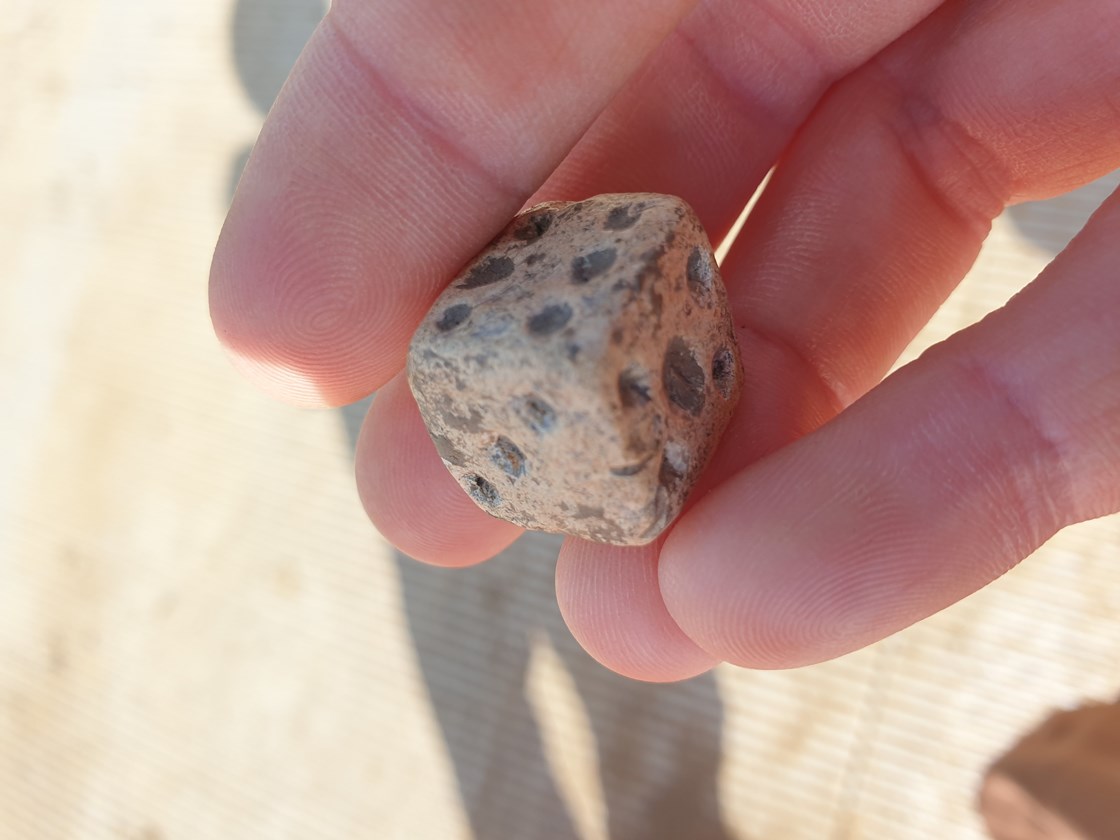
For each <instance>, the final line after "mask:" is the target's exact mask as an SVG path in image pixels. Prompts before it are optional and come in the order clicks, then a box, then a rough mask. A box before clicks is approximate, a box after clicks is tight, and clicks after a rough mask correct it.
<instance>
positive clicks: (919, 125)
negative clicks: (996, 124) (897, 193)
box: [869, 59, 1012, 239]
mask: <svg viewBox="0 0 1120 840" xmlns="http://www.w3.org/2000/svg"><path fill="white" fill-rule="evenodd" d="M869 66H870V67H871V68H873V69H877V70H878V78H879V80H880V81H881V82H882V83H883V84H884V85H885V86H886V87H888V88H889V89H891V90H893V92H894V94H895V100H896V102H897V107H895V108H891V109H888V110H887V111H886V116H885V117H884V119H883V125H884V127H885V128H886V129H887V132H888V134H889V137H890V139H891V140H892V141H893V142H894V143H895V145H896V147H897V149H898V152H899V157H900V158H901V160H902V162H903V163H904V164H905V165H906V166H907V168H909V169H910V171H911V173H912V174H913V176H914V178H915V180H917V181H918V183H919V184H920V185H921V186H922V188H923V189H924V190H925V191H926V193H927V194H928V195H929V196H930V198H932V199H933V200H934V202H936V203H937V205H938V206H939V207H941V209H942V210H943V211H944V212H945V213H946V215H947V216H948V217H949V218H951V219H955V220H956V221H957V222H959V223H960V224H961V225H962V226H963V227H964V228H966V229H967V230H969V231H970V232H972V233H973V234H974V235H975V236H977V237H979V238H980V239H983V238H984V237H986V236H987V234H988V231H989V229H990V228H991V222H992V219H994V218H995V217H996V216H998V215H999V214H1000V213H1001V212H1002V211H1003V208H1004V207H1006V206H1007V203H1008V202H1009V201H1010V198H1011V195H1012V177H1011V175H1010V173H1009V171H1008V169H1007V167H1006V166H1005V165H1004V164H1003V163H1002V162H1001V160H1000V159H999V157H998V156H997V155H996V154H995V153H994V152H993V151H992V150H991V149H989V148H988V147H987V146H986V145H985V144H984V143H983V142H982V141H981V140H980V139H979V138H977V137H976V136H975V135H974V134H972V133H970V132H969V131H968V129H967V128H965V127H964V126H963V125H962V124H961V123H960V122H958V121H955V120H953V119H950V118H949V117H948V116H947V115H946V114H945V113H944V112H943V111H942V110H941V109H940V108H939V107H938V106H937V105H936V103H934V102H933V101H931V100H930V99H928V98H925V97H922V96H920V95H916V94H915V92H914V91H912V90H909V89H907V88H906V86H905V85H904V84H903V83H902V82H900V81H899V80H898V79H896V78H895V76H894V75H893V74H892V73H891V72H890V71H889V70H887V69H886V68H885V67H884V65H883V63H882V61H880V60H878V59H876V60H874V61H872V62H871V64H870V65H869Z"/></svg>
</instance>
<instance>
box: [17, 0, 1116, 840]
mask: <svg viewBox="0 0 1120 840" xmlns="http://www.w3.org/2000/svg"><path fill="white" fill-rule="evenodd" d="M0 7H2V10H3V14H2V15H0V72H2V78H4V79H5V80H6V81H5V84H3V85H2V86H0V109H2V111H3V114H4V120H3V124H2V125H0V395H2V398H3V408H2V409H0V838H3V840H9V838H13V839H14V838H83V840H84V838H125V840H177V839H178V838H192V840H194V838H242V837H245V838H316V837H323V838H367V837H368V838H479V840H490V838H528V839H529V840H534V839H535V838H542V840H543V838H548V840H553V838H560V839H561V840H564V838H581V840H605V838H612V839H614V840H617V839H618V838H653V840H660V838H689V840H691V838H698V839H699V840H706V839H707V838H740V839H741V840H771V839H772V838H783V839H785V838H792V839H793V840H798V839H799V838H807V839H810V838H811V839H812V840H819V838H852V839H853V840H855V839H856V838H910V837H915V838H925V837H937V838H944V837H953V838H965V839H966V840H968V838H975V839H976V840H979V838H982V837H984V836H985V833H984V830H983V823H982V820H981V819H980V817H979V816H978V815H977V810H976V804H975V802H976V795H977V790H978V786H979V784H980V781H981V779H982V777H983V775H984V773H985V771H986V769H987V767H988V766H989V765H990V764H991V763H992V762H993V761H994V760H995V759H996V758H997V757H998V756H999V755H1000V754H1002V753H1003V752H1004V751H1005V750H1006V749H1007V748H1008V747H1010V746H1011V745H1012V744H1013V743H1014V742H1015V741H1016V740H1017V739H1018V738H1019V737H1020V736H1021V735H1022V734H1023V733H1025V732H1026V731H1028V730H1030V729H1031V728H1032V727H1034V726H1035V725H1037V724H1038V723H1039V722H1040V721H1042V720H1043V719H1044V718H1046V717H1047V716H1048V715H1049V714H1050V713H1051V712H1052V711H1053V710H1055V709H1061V708H1068V707H1072V706H1074V705H1076V704H1078V703H1080V702H1082V701H1084V700H1087V699H1097V700H1112V699H1114V698H1115V696H1116V695H1117V693H1118V692H1120V656H1118V655H1120V564H1118V563H1117V560H1118V558H1120V519H1118V518H1117V517H1111V518H1108V519H1104V520H1098V521H1096V522H1092V523H1088V524H1085V525H1082V526H1079V527H1077V528H1073V529H1070V530H1068V531H1066V532H1064V533H1062V534H1060V535H1059V536H1058V537H1056V538H1055V539H1053V540H1052V541H1051V542H1050V543H1049V544H1048V545H1046V546H1045V547H1044V548H1043V549H1042V550H1040V551H1039V552H1038V553H1037V554H1036V555H1035V556H1034V557H1033V558H1031V559H1030V560H1029V561H1028V562H1027V563H1025V564H1023V565H1022V566H1021V567H1020V568H1018V569H1016V570H1015V571H1014V572H1012V573H1011V574H1009V575H1007V576H1006V577H1005V578H1003V579H1002V580H1000V581H999V582H998V583H996V584H995V585H994V586H992V587H990V588H989V589H987V590H986V591H984V592H983V593H981V594H979V595H977V596H975V597H973V598H970V599H968V600H967V601H965V602H964V603H961V604H959V605H957V606H955V607H953V608H951V609H949V610H946V611H945V612H943V613H941V614H940V615H938V616H936V617H934V618H933V619H931V620H929V621H927V622H925V623H923V624H921V625H920V626H917V627H914V628H912V629H910V630H907V631H905V632H903V633H901V634H899V635H897V636H895V637H893V638H891V639H888V640H886V641H884V642H882V643H880V644H878V645H875V646H873V647H871V648H869V649H867V650H864V651H861V652H859V653H857V654H854V655H851V656H848V657H845V658H843V659H841V660H839V661H836V662H832V663H828V664H825V665H819V666H815V667H811V668H806V669H802V670H798V671H791V672H775V673H757V672H750V671H743V670H737V669H734V668H721V669H718V670H717V671H715V672H714V673H711V674H708V675H705V676H703V677H700V678H697V679H695V680H691V681H689V682H686V683H683V684H679V685H671V686H653V685H644V684H639V683H635V682H631V681H628V680H625V679H623V678H621V677H617V676H615V675H613V674H611V673H608V672H607V671H605V670H604V669H603V668H601V667H600V666H598V665H597V664H596V663H594V662H593V661H591V660H590V659H589V658H588V657H587V656H586V655H585V654H583V653H582V652H581V651H580V650H579V649H578V647H577V646H576V644H575V643H574V642H573V641H572V639H571V638H570V637H569V635H568V633H567V631H566V629H565V627H564V625H563V622H562V621H561V619H560V616H559V614H558V612H557V610H556V607H555V604H554V598H553V592H552V573H553V564H552V561H553V558H554V556H555V551H556V548H557V545H558V543H557V541H556V540H555V539H553V538H539V537H530V538H526V539H524V540H523V541H521V542H519V543H518V544H516V545H515V546H514V547H513V548H512V549H510V550H509V551H507V552H506V554H505V555H503V556H502V557H501V558H499V559H498V560H496V561H495V562H493V563H490V564H487V565H485V566H484V567H482V568H478V569H471V570H461V571H442V570H435V569H431V568H427V567H424V566H421V565H419V564H416V563H414V562H412V561H410V560H408V558H405V557H402V556H400V555H398V554H397V553H396V552H395V551H394V550H393V549H392V548H391V547H390V546H388V545H387V544H386V543H385V542H384V541H383V540H382V539H381V538H380V537H379V536H378V535H377V533H376V532H375V531H374V530H373V529H372V527H371V526H370V525H369V523H368V521H367V520H366V518H365V516H364V514H363V513H362V511H361V508H360V506H359V504H358V502H357V498H356V494H355V490H354V485H353V477H352V464H351V461H352V450H353V446H354V441H355V437H356V434H357V429H358V427H359V425H360V422H361V418H362V415H363V412H364V408H365V407H364V406H363V405H357V406H350V407H347V408H344V409H341V410H339V411H334V412H330V411H324V412H309V411H299V410H296V409H291V408H287V407H285V406H283V405H279V404H276V403H273V402H271V401H269V400H268V399H266V398H265V397H263V396H260V395H258V394H257V393H256V392H255V391H253V390H252V389H251V388H250V387H248V386H247V385H246V384H245V383H244V382H242V381H241V380H240V379H239V378H238V377H237V376H236V375H235V374H234V372H233V371H232V369H231V368H230V367H229V366H228V365H227V363H226V361H225V360H224V358H223V357H222V355H221V352H220V350H219V348H218V346H217V343H216V341H215V339H214V337H213V335H212V333H211V330H210V324H209V318H208V315H207V302H206V281H207V272H208V267H209V260H210V255H211V250H212V247H213V244H214V241H215V239H216V237H217V233H218V230H219V227H220V225H221V223H222V220H223V216H224V214H225V211H226V208H227V206H228V202H229V199H230V196H231V194H232V190H233V188H234V185H235V184H236V181H237V178H238V175H239V173H240V171H241V168H242V166H243V165H244V162H245V160H246V157H247V155H248V151H249V149H250V148H251V145H252V143H253V140H254V138H255V136H256V134H257V131H258V129H259V127H260V124H261V121H262V119H263V117H264V114H265V113H266V111H267V109H268V107H269V104H270V103H271V101H272V99H273V97H274V96H275V95H276V93H277V92H278V90H279V88H280V86H281V84H282V82H283V79H284V77H285V75H286V73H287V71H288V68H289V67H290V65H291V63H292V62H293V61H294V60H295V57H296V56H297V54H298V52H299V50H300V47H301V46H302V44H303V42H304V41H305V39H306V38H307V37H308V36H309V34H310V33H311V31H312V29H313V28H314V26H315V25H316V22H317V21H318V20H319V18H320V17H321V16H322V14H323V13H324V11H325V3H324V2H321V0H204V1H203V0H199V2H191V3H183V2H171V0H149V2H146V3H136V2H132V0H98V2H88V1H87V0H61V2H56V3H37V2H32V0H4V2H2V3H0ZM17 80H18V81H17ZM1118 181H1120V179H1118V178H1117V177H1115V176H1114V177H1112V178H1109V179H1105V180H1104V181H1102V182H1099V183H1097V184H1093V185H1091V186H1089V187H1087V188H1085V189H1083V190H1081V191H1078V192H1077V193H1074V194H1072V195H1069V196H1066V197H1063V198H1061V199H1057V200H1054V201H1050V202H1045V203H1039V204H1030V205H1024V206H1021V207H1018V208H1015V209H1013V210H1011V211H1010V212H1009V213H1008V214H1006V215H1005V216H1004V217H1002V218H1001V219H999V220H998V221H997V223H996V226H995V229H994V231H993V233H992V235H991V237H990V240H989V242H988V243H987V246H986V247H985V250H984V252H983V254H982V256H981V258H980V260H979V262H978V264H977V266H976V268H975V269H974V271H973V272H972V273H971V275H970V276H969V277H968V279H967V281H966V282H965V283H964V285H963V286H962V288H961V289H960V290H959V292H958V293H957V294H956V295H955V296H954V297H953V298H952V299H951V300H950V301H949V302H948V303H947V304H946V306H945V307H944V308H943V309H942V311H941V312H940V313H939V314H938V315H937V317H936V318H935V319H934V321H933V322H932V323H931V324H930V325H929V327H928V328H927V329H926V330H925V332H924V333H923V334H922V335H921V336H920V337H919V339H918V340H917V341H916V342H915V345H914V347H913V348H912V350H911V351H910V352H909V353H908V355H907V357H906V358H907V359H909V358H912V357H913V355H915V354H916V353H917V352H918V351H919V350H920V349H921V348H922V347H924V346H927V345H928V344H929V343H931V342H933V341H936V340H939V339H940V338H943V337H944V336H946V335H948V334H949V333H951V332H953V331H955V330H956V329H959V328H960V327H962V326H964V325H966V324H969V323H971V322H973V321H975V320H977V319H978V318H979V317H981V316H982V315H983V314H984V313H986V312H988V311H989V310H991V309H992V308H994V307H997V306H999V305H1000V304H1001V303H1003V302H1004V301H1005V300H1006V299H1007V298H1008V297H1009V296H1010V295H1011V294H1013V293H1014V291H1016V290H1017V289H1018V288H1019V287H1020V286H1021V285H1022V284H1023V283H1024V282H1026V281H1027V280H1029V279H1031V278H1032V277H1033V276H1034V275H1035V274H1036V273H1037V272H1038V271H1039V270H1040V269H1041V268H1042V267H1043V266H1044V265H1045V264H1046V262H1047V261H1048V260H1049V259H1050V258H1051V257H1052V256H1053V254H1055V253H1056V252H1057V251H1058V250H1060V249H1061V248H1062V247H1063V246H1064V244H1065V243H1066V242H1067V241H1068V239H1069V238H1070V237H1071V236H1072V235H1073V234H1074V232H1075V231H1076V230H1077V229H1078V227H1079V226H1080V225H1081V223H1082V222H1083V221H1084V219H1085V218H1086V217H1087V216H1088V214H1089V213H1090V212H1091V211H1092V210H1093V209H1094V208H1095V207H1096V206H1097V204H1099V202H1100V201H1101V200H1102V199H1103V198H1104V196H1105V195H1106V194H1107V192H1108V191H1109V190H1110V189H1111V188H1112V187H1113V186H1115V185H1116V184H1117V183H1118Z"/></svg>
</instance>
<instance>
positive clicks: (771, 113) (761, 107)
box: [673, 29, 791, 133]
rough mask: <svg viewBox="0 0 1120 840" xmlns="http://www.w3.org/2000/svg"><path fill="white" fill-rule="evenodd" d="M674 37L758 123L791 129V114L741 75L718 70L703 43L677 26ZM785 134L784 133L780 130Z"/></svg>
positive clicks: (719, 87) (697, 63) (740, 110)
mask: <svg viewBox="0 0 1120 840" xmlns="http://www.w3.org/2000/svg"><path fill="white" fill-rule="evenodd" d="M673 36H674V37H675V38H676V40H677V41H678V42H680V43H681V44H682V45H683V46H684V48H685V50H686V51H687V52H688V54H689V56H690V57H691V59H692V63H693V65H694V66H695V67H696V68H698V69H699V70H700V71H701V72H702V73H703V74H704V75H705V76H707V77H708V79H709V80H710V81H711V82H712V84H713V85H714V86H715V87H716V88H717V89H718V90H719V91H720V92H721V93H722V94H724V97H725V98H726V99H728V100H730V101H731V102H734V103H735V106H736V109H737V110H738V111H739V112H740V113H741V114H743V115H745V116H747V117H749V118H750V120H751V121H752V122H754V123H759V122H761V123H764V124H766V125H769V126H774V127H777V128H786V129H788V128H790V127H791V126H790V119H789V116H788V115H786V114H785V113H783V111H782V110H781V109H780V108H777V107H775V105H774V104H773V103H770V102H768V101H765V100H764V99H763V97H761V96H760V95H759V94H758V92H757V91H755V90H754V89H753V88H751V87H750V86H749V85H746V84H742V83H740V81H739V80H738V79H737V78H732V77H731V76H729V75H728V74H727V73H724V72H722V71H720V70H719V69H718V64H717V63H716V62H714V61H712V57H711V54H710V53H709V52H708V51H707V50H706V49H704V47H703V46H702V45H701V43H699V42H697V41H695V40H693V39H692V38H691V37H689V36H688V35H686V34H685V33H684V31H683V30H681V29H677V30H675V31H674V32H673ZM780 133H784V132H780Z"/></svg>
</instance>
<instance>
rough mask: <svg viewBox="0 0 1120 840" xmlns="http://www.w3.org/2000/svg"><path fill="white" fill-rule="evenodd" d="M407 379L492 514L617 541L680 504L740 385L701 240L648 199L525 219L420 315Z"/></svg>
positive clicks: (640, 534) (662, 202)
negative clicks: (422, 318) (426, 313)
mask: <svg viewBox="0 0 1120 840" xmlns="http://www.w3.org/2000/svg"><path fill="white" fill-rule="evenodd" d="M408 378H409V384H410V386H411V388H412V392H413V394H414V395H415V397H416V402H417V404H418V405H419V407H420V413H421V415H422V416H423V418H424V422H425V424H426V425H427V428H428V432H429V434H430V435H431V437H432V440H433V441H435V444H436V448H437V450H438V451H439V454H440V457H442V458H443V462H444V464H445V465H446V466H447V468H448V469H449V470H450V471H451V473H452V474H453V475H454V476H455V478H456V479H457V480H458V481H459V483H460V484H461V485H462V486H463V488H464V489H465V490H466V492H467V493H468V494H469V495H470V496H471V498H473V499H474V500H475V502H476V503H477V504H478V505H479V506H480V507H482V508H483V510H486V511H487V512H489V513H491V514H493V515H494V516H498V517H501V518H502V519H507V520H509V521H511V522H515V523H517V524H518V525H522V526H524V527H526V528H532V529H536V530H541V531H553V532H561V533H567V534H573V535H576V536H580V537H584V538H587V539H591V540H597V541H600V542H607V543H613V544H616V545H640V544H643V543H647V542H650V541H651V540H653V539H655V538H656V537H657V536H658V535H659V534H660V533H661V532H662V531H663V530H664V529H665V528H666V526H668V524H669V523H670V522H671V521H672V520H673V519H674V518H675V517H676V516H677V514H678V513H679V512H680V510H681V508H682V506H683V505H684V501H685V498H686V497H687V495H688V493H689V491H690V490H691V489H692V487H693V485H694V484H695V482H696V479H697V477H698V476H699V475H700V473H701V471H702V470H703V468H704V466H705V465H706V463H707V461H708V459H709V457H710V456H711V454H712V451H713V450H714V448H715V445H716V443H717V441H718V440H719V437H720V435H721V434H722V433H723V431H724V429H725V428H726V427H727V423H728V421H729V420H730V417H731V412H732V410H733V409H734V407H735V403H736V401H737V400H738V398H739V393H740V390H741V388H742V380H743V376H742V365H741V362H740V359H739V350H738V344H737V342H736V340H735V332H734V328H733V326H732V323H731V317H730V314H729V311H728V307H727V294H726V292H725V290H724V288H723V282H722V280H721V279H720V276H719V269H718V268H717V266H716V263H715V258H714V257H713V255H712V249H711V245H710V243H709V242H708V238H707V235H706V234H705V233H704V230H703V228H702V227H701V225H700V222H699V220H698V219H697V218H696V216H695V214H694V213H693V212H692V210H691V208H690V207H689V206H688V205H687V204H685V203H684V202H683V201H681V200H680V199H679V198H675V197H673V196H665V195H655V194H651V193H633V194H617V195H602V196H597V197H595V198H591V199H588V200H586V201H580V202H574V203H549V204H542V205H539V206H537V207H534V208H532V209H530V210H528V211H526V212H524V213H522V214H521V215H519V216H518V217H517V218H516V219H514V221H513V222H512V223H511V224H510V225H509V226H508V227H507V228H506V229H505V230H504V231H503V232H502V233H501V234H500V235H499V236H498V237H497V239H495V240H494V241H493V242H492V243H491V244H490V246H489V247H488V248H487V249H486V250H485V251H483V252H482V253H481V254H480V255H479V256H478V257H477V258H476V259H475V260H474V261H472V262H471V263H470V264H469V265H467V266H466V268H465V269H464V270H463V272H462V273H461V274H460V275H459V276H458V277H456V278H455V280H454V281H453V282H452V283H451V285H450V286H449V287H448V288H447V290H446V291H445V292H444V293H443V294H442V295H441V296H440V297H439V299H438V300H437V301H436V302H435V305H434V306H433V307H432V310H431V311H430V312H429V313H428V316H427V317H426V318H425V319H424V321H423V322H422V323H421V324H420V326H419V328H418V329H417V331H416V334H415V336H414V337H413V340H412V344H411V346H410V348H409V356H408Z"/></svg>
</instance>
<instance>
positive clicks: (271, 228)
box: [209, 160, 412, 408]
mask: <svg viewBox="0 0 1120 840" xmlns="http://www.w3.org/2000/svg"><path fill="white" fill-rule="evenodd" d="M254 169H255V167H254V166H253V161H252V160H250V163H249V165H248V166H247V168H246V175H245V178H244V179H243V181H242V184H241V186H239V188H238V193H237V196H236V197H235V200H234V203H233V206H232V207H231V208H230V211H229V216H228V218H227V219H226V223H225V225H224V227H223V229H222V233H221V235H220V236H219V238H218V242H217V244H216V245H215V248H214V257H213V261H212V262H211V266H210V278H209V311H210V320H211V323H212V325H213V328H214V332H215V334H216V336H217V338H218V341H219V343H220V344H221V346H222V348H223V350H224V351H225V353H226V355H227V357H228V358H229V359H230V361H231V363H232V364H233V366H234V368H235V369H236V370H237V371H238V372H239V373H241V374H242V375H243V376H245V378H246V379H248V380H249V381H250V382H251V383H253V384H254V385H255V386H256V387H257V388H259V389H260V390H262V391H263V392H265V393H266V394H268V395H269V396H271V397H274V398H275V399H278V400H280V401H282V402H286V403H289V404H291V405H295V406H298V407H301V408H337V407H339V406H342V405H347V404H349V403H352V402H355V401H357V400H360V399H362V398H363V397H365V396H367V395H368V394H369V393H370V392H371V391H373V390H375V389H376V388H377V387H378V386H380V385H381V384H383V383H384V382H385V381H386V380H387V379H389V378H390V377H391V376H392V375H393V373H394V372H395V371H397V370H399V369H400V368H401V367H402V366H403V364H404V358H403V354H402V351H401V350H400V346H401V344H402V342H401V337H402V336H403V335H404V333H405V331H406V330H407V328H408V327H407V324H408V318H409V317H411V315H412V313H409V312H401V313H400V317H399V319H397V320H396V321H394V320H393V317H391V316H393V313H392V312H391V311H389V312H387V311H386V309H387V307H386V306H385V305H384V304H381V305H380V307H379V304H378V302H377V294H376V289H375V288H372V287H370V286H369V285H368V284H366V283H364V282H361V281H360V280H357V279H355V278H354V277H353V274H354V272H353V270H352V269H351V268H350V267H349V266H348V265H346V264H345V263H346V262H347V260H349V259H351V258H350V257H349V256H348V254H349V253H350V252H352V251H354V250H356V249H357V248H358V247H359V245H358V240H360V233H359V232H357V231H355V230H353V226H352V225H334V226H331V227H329V228H321V229H317V228H318V225H315V224H308V225H305V226H304V228H305V229H303V230H301V231H299V232H298V233H297V232H296V231H292V230H289V229H288V228H290V227H291V220H292V218H293V217H297V218H298V217H299V214H298V213H297V212H296V208H293V207H291V206H290V205H291V204H292V203H293V202H297V201H298V197H297V196H294V195H293V194H292V193H294V192H295V191H294V190H292V189H289V190H287V191H285V192H282V193H275V191H274V188H273V186H272V185H270V184H263V185H262V183H261V180H262V179H261V178H260V177H258V173H256V172H255V171H254ZM274 193H275V194H274ZM330 221H331V220H329V219H328V220H326V222H327V223H328V225H329V222H330ZM313 243H314V244H313ZM379 323H394V324H396V326H394V327H393V328H391V329H388V328H386V329H380V330H378V329H375V328H374V327H373V326H372V325H375V324H379Z"/></svg>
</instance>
